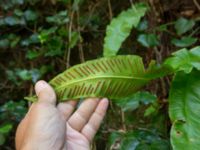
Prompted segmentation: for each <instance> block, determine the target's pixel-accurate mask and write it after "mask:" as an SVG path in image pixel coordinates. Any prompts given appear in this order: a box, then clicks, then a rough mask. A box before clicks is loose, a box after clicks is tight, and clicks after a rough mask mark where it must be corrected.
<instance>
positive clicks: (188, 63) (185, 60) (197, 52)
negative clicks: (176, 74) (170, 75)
mask: <svg viewBox="0 0 200 150" xmlns="http://www.w3.org/2000/svg"><path fill="white" fill-rule="evenodd" d="M164 65H166V66H168V67H171V68H172V69H173V70H174V71H184V72H186V73H189V72H191V71H192V69H193V68H196V69H198V70H200V47H199V46H198V47H195V48H193V49H191V50H190V51H189V50H187V49H181V50H179V51H177V52H174V53H173V54H172V57H170V58H168V59H166V61H165V62H164Z"/></svg>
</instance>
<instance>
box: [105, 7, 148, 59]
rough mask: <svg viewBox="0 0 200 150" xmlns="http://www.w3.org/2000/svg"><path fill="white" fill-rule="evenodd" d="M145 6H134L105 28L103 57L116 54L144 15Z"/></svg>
mask: <svg viewBox="0 0 200 150" xmlns="http://www.w3.org/2000/svg"><path fill="white" fill-rule="evenodd" d="M146 11H147V6H146V5H145V4H143V3H139V4H135V5H133V6H132V7H131V8H129V9H128V10H126V11H123V12H121V13H120V14H119V15H118V16H117V17H116V18H114V19H112V21H111V23H110V25H108V26H107V28H106V37H105V38H104V46H103V49H104V56H114V55H116V54H117V52H118V50H119V48H120V47H121V44H122V42H123V41H124V40H125V39H126V38H127V37H128V36H129V34H130V32H131V29H132V28H133V27H135V28H136V27H137V26H138V24H139V22H140V19H141V18H142V17H143V16H144V15H145V12H146Z"/></svg>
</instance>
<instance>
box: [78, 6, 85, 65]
mask: <svg viewBox="0 0 200 150" xmlns="http://www.w3.org/2000/svg"><path fill="white" fill-rule="evenodd" d="M79 18H80V17H79V10H78V11H77V24H78V38H79V43H78V49H79V56H80V60H81V62H85V58H84V52H83V45H82V38H81V31H80V30H81V28H80V23H79Z"/></svg>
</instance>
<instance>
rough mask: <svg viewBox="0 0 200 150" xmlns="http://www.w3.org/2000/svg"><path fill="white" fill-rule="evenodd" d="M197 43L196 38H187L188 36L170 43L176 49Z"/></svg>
mask: <svg viewBox="0 0 200 150" xmlns="http://www.w3.org/2000/svg"><path fill="white" fill-rule="evenodd" d="M196 42H197V38H193V37H189V36H186V37H185V36H184V37H182V38H181V39H176V38H174V39H172V41H171V43H172V44H174V45H175V46H177V47H188V46H191V45H193V44H194V43H196Z"/></svg>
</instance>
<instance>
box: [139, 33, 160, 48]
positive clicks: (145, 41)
mask: <svg viewBox="0 0 200 150" xmlns="http://www.w3.org/2000/svg"><path fill="white" fill-rule="evenodd" d="M137 41H138V42H139V43H140V44H141V45H143V46H144V47H147V48H149V47H154V46H158V45H159V41H158V38H157V36H156V35H155V34H140V35H139V36H138V38H137Z"/></svg>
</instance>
